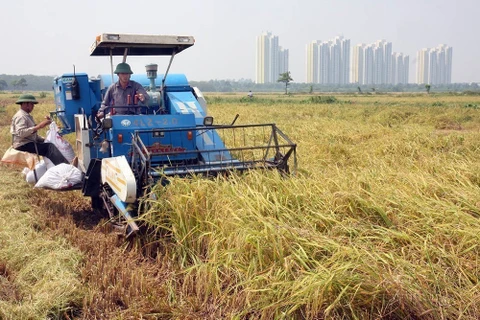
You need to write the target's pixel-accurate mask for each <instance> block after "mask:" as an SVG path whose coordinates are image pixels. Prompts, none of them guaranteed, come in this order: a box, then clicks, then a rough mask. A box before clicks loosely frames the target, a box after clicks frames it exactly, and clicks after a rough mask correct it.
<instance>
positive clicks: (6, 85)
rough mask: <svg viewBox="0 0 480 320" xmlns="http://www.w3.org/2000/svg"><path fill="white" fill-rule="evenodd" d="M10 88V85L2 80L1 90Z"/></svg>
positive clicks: (0, 80)
mask: <svg viewBox="0 0 480 320" xmlns="http://www.w3.org/2000/svg"><path fill="white" fill-rule="evenodd" d="M7 87H8V84H7V82H6V81H5V80H3V79H0V90H5V89H6V88H7Z"/></svg>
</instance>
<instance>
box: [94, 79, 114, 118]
mask: <svg viewBox="0 0 480 320" xmlns="http://www.w3.org/2000/svg"><path fill="white" fill-rule="evenodd" d="M112 88H113V86H110V87H109V88H108V89H107V92H105V97H104V98H103V101H102V104H101V105H100V108H99V109H98V111H97V116H98V117H99V118H100V119H101V118H103V117H104V116H105V109H107V108H108V107H109V106H110V101H111V96H112Z"/></svg>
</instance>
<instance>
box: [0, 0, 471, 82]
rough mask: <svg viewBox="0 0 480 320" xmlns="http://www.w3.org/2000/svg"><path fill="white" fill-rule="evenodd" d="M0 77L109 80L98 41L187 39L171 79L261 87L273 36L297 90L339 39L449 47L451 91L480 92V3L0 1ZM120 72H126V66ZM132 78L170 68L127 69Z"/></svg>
mask: <svg viewBox="0 0 480 320" xmlns="http://www.w3.org/2000/svg"><path fill="white" fill-rule="evenodd" d="M0 13H1V15H0V30H1V35H0V40H1V42H0V74H11V75H14V74H34V75H53V76H56V75H61V74H63V73H66V72H72V71H73V65H74V64H75V66H76V71H77V72H86V73H88V74H89V75H90V76H96V75H98V74H104V73H109V72H110V64H109V59H108V58H107V57H90V56H89V49H90V45H91V44H92V43H93V42H94V40H95V36H96V35H98V34H101V33H107V32H113V33H141V34H175V35H176V34H186V35H192V36H194V37H195V40H196V42H195V45H194V46H193V47H191V48H189V49H187V50H186V51H184V52H182V53H180V54H179V55H178V56H176V57H175V59H174V62H173V66H172V68H171V70H170V72H171V73H185V74H186V76H187V78H188V79H189V80H194V81H201V80H211V79H218V80H221V79H236V80H238V79H241V78H244V79H252V80H254V79H255V48H256V37H257V36H258V35H260V34H261V33H262V32H264V31H270V32H272V34H274V35H276V36H278V37H279V42H280V45H281V46H282V47H283V48H285V49H289V52H290V60H289V61H290V71H291V75H292V78H293V79H294V82H305V81H306V71H305V68H306V67H305V61H306V53H305V50H306V49H305V48H306V45H307V44H308V43H310V42H311V41H314V40H322V41H325V40H329V39H332V38H334V37H335V36H337V35H343V36H344V37H345V38H347V39H350V41H351V45H352V47H353V46H354V45H356V44H358V43H373V42H375V41H376V40H380V39H385V40H387V41H389V42H392V44H393V51H394V52H402V53H404V54H408V55H409V56H410V82H413V81H414V79H415V67H416V52H417V51H418V50H419V49H421V48H426V47H436V46H438V45H439V44H447V45H449V46H451V47H453V71H452V81H453V82H480V62H479V61H480V41H478V39H477V38H478V33H479V32H480V18H479V14H480V0H456V1H455V0H243V1H232V0H170V1H164V0H163V1H162V0H159V1H144V0H130V1H126V0H116V1H112V0H62V1H59V0H0ZM117 59H118V60H115V63H117V62H120V59H121V58H120V57H119V58H117ZM127 61H128V62H129V63H130V64H131V66H132V68H133V71H134V72H135V73H144V72H145V71H144V66H145V65H146V64H148V63H152V62H154V63H158V65H159V73H163V72H164V70H165V68H166V66H167V64H168V59H167V58H165V57H163V58H160V59H159V58H154V57H148V58H135V57H131V58H130V59H128V60H127Z"/></svg>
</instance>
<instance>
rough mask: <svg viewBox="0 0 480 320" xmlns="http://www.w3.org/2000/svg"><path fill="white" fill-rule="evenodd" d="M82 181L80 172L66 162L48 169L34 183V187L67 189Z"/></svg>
mask: <svg viewBox="0 0 480 320" xmlns="http://www.w3.org/2000/svg"><path fill="white" fill-rule="evenodd" d="M81 182H82V172H81V171H80V170H79V169H78V168H76V167H74V166H72V165H70V164H66V163H60V164H59V165H57V166H55V167H53V168H51V169H48V170H47V172H46V173H45V174H44V175H43V176H42V177H41V178H40V180H38V182H37V183H36V184H35V188H49V189H55V190H59V189H68V188H71V187H73V186H74V185H76V184H79V183H81Z"/></svg>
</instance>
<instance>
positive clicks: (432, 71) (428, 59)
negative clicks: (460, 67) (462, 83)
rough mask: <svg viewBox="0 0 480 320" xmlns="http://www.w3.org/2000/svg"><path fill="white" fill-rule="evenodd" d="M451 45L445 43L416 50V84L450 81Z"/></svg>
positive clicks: (445, 82) (448, 82) (446, 82)
mask: <svg viewBox="0 0 480 320" xmlns="http://www.w3.org/2000/svg"><path fill="white" fill-rule="evenodd" d="M452 53H453V49H452V47H449V46H447V45H445V44H442V45H439V46H438V47H436V48H424V49H421V50H419V51H418V52H417V76H416V82H417V83H418V84H450V83H452Z"/></svg>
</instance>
